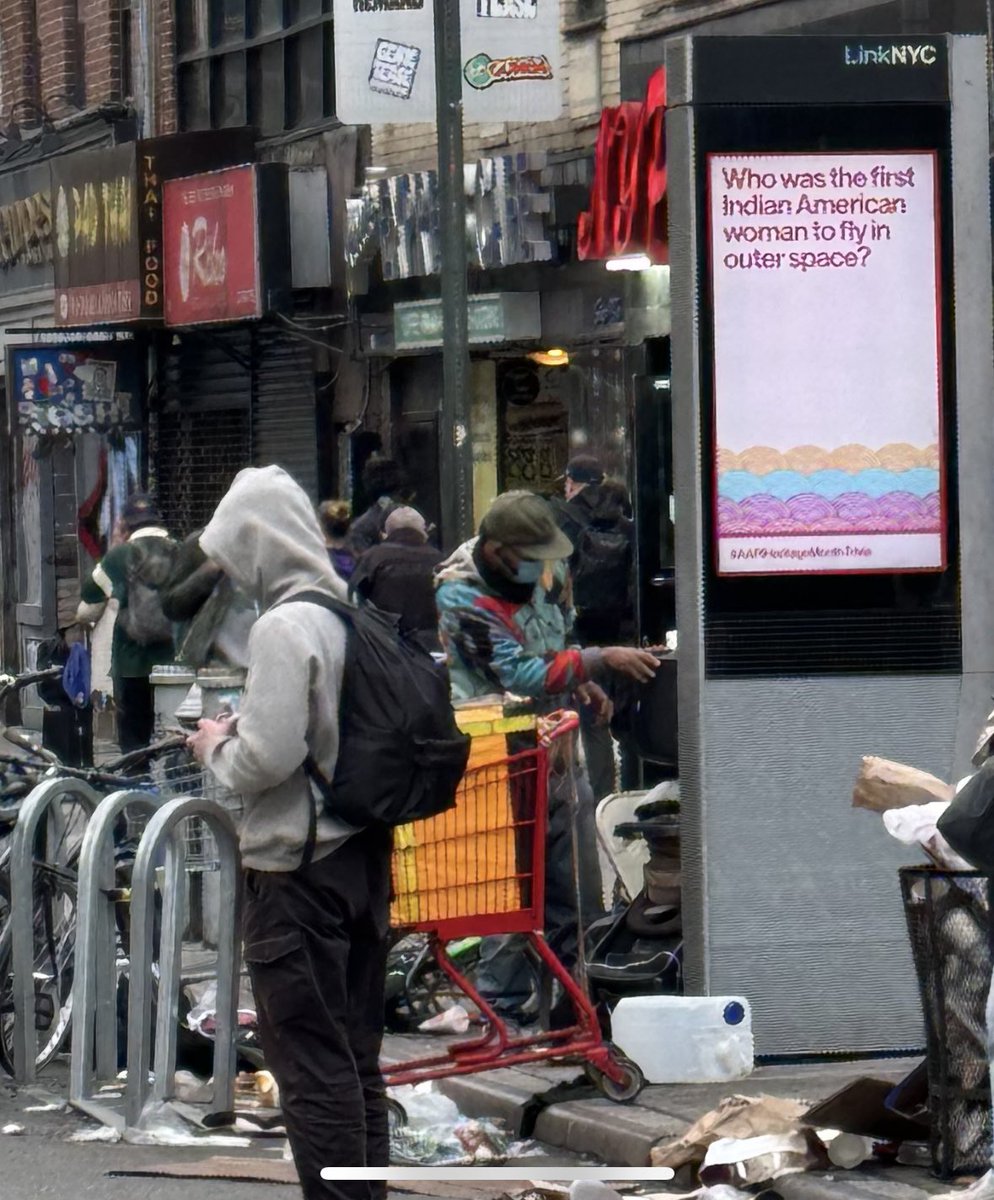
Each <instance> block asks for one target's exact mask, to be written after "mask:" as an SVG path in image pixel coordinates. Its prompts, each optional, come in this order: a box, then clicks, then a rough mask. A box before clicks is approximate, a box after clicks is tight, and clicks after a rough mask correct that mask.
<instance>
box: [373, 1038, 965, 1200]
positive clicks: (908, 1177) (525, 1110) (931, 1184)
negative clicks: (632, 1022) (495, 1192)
mask: <svg viewBox="0 0 994 1200" xmlns="http://www.w3.org/2000/svg"><path fill="white" fill-rule="evenodd" d="M438 1047H439V1041H438V1039H437V1038H431V1037H426V1036H409V1035H405V1036H396V1035H392V1036H388V1037H387V1039H386V1043H385V1046H384V1051H385V1057H386V1058H388V1059H389V1060H392V1061H399V1060H401V1059H404V1058H411V1057H417V1056H419V1055H421V1054H426V1053H428V1051H429V1048H431V1049H432V1050H434V1051H435V1052H436V1053H437V1052H438ZM917 1062H918V1060H917V1059H895V1058H888V1059H874V1060H858V1061H839V1060H833V1061H830V1062H819V1063H805V1064H795V1065H777V1066H759V1067H757V1068H756V1070H755V1071H754V1072H753V1073H752V1075H750V1076H749V1077H748V1078H747V1079H741V1080H736V1081H734V1082H732V1083H720V1084H673V1085H667V1086H649V1087H646V1088H645V1090H644V1091H643V1092H642V1094H641V1095H640V1096H639V1097H638V1099H637V1100H636V1101H635V1103H633V1104H614V1103H612V1102H611V1101H610V1100H607V1099H605V1098H603V1097H602V1096H600V1095H599V1094H598V1093H596V1092H595V1091H594V1090H593V1089H592V1088H588V1089H586V1091H585V1092H584V1093H580V1092H577V1094H576V1095H577V1098H563V1099H561V1100H556V1099H555V1097H549V1096H548V1093H549V1091H550V1090H551V1089H553V1088H557V1086H561V1085H566V1084H569V1083H572V1082H574V1081H578V1080H581V1079H582V1077H583V1072H582V1069H581V1068H578V1067H564V1066H545V1065H535V1066H527V1067H512V1068H502V1069H501V1070H496V1071H488V1072H483V1073H480V1074H477V1075H464V1076H458V1077H453V1078H451V1079H445V1080H442V1081H440V1082H439V1085H438V1086H439V1089H440V1090H441V1091H442V1092H444V1093H445V1094H446V1095H447V1096H449V1097H450V1098H451V1099H452V1100H454V1101H455V1103H456V1104H457V1105H458V1106H459V1108H460V1110H461V1111H462V1112H463V1113H464V1114H465V1115H466V1116H470V1117H490V1118H496V1119H500V1120H501V1121H503V1122H504V1124H505V1125H506V1127H507V1128H508V1130H509V1131H510V1132H511V1133H512V1134H514V1135H515V1136H528V1137H534V1138H537V1139H539V1140H540V1141H542V1142H544V1143H546V1144H547V1145H549V1146H552V1147H557V1148H559V1149H562V1150H567V1151H570V1152H572V1153H575V1154H586V1155H590V1156H592V1157H594V1158H596V1159H597V1160H599V1161H600V1162H602V1163H607V1164H610V1165H611V1166H630V1167H640V1166H646V1165H647V1164H648V1162H649V1152H650V1150H651V1149H652V1147H653V1145H654V1144H655V1143H656V1142H661V1141H667V1140H668V1139H670V1138H674V1137H678V1136H679V1135H681V1134H682V1133H683V1132H684V1131H685V1130H686V1129H687V1128H688V1126H690V1125H691V1124H692V1123H693V1122H694V1121H696V1120H697V1119H698V1118H699V1117H701V1116H703V1115H704V1114H705V1113H707V1112H710V1111H711V1110H712V1109H714V1108H716V1107H717V1106H718V1104H719V1103H720V1102H721V1100H723V1099H724V1098H725V1097H726V1096H731V1095H745V1096H752V1095H757V1094H760V1093H765V1094H767V1095H771V1096H776V1097H780V1098H784V1099H787V1098H793V1099H800V1100H806V1101H810V1102H811V1103H812V1104H814V1103H815V1102H817V1101H820V1100H824V1099H826V1098H827V1097H828V1096H831V1095H832V1094H834V1093H835V1092H837V1091H838V1090H839V1089H840V1088H842V1087H843V1086H845V1085H846V1084H847V1083H850V1082H852V1081H853V1080H854V1079H858V1078H860V1077H863V1076H873V1077H876V1078H881V1079H888V1080H892V1081H893V1082H894V1083H897V1082H898V1081H899V1080H901V1079H903V1078H904V1077H905V1076H906V1075H907V1074H908V1073H909V1072H910V1071H911V1069H912V1068H913V1067H914V1066H916V1065H917ZM581 1095H582V1097H583V1098H579V1097H580V1096H581ZM543 1097H544V1099H543ZM694 1185H695V1181H694V1180H693V1179H691V1178H690V1177H689V1176H684V1177H682V1178H681V1177H678V1179H677V1181H676V1183H675V1184H674V1189H673V1190H674V1191H675V1192H676V1193H680V1192H683V1193H686V1192H688V1191H690V1190H691V1189H692V1188H693V1186H694ZM952 1186H953V1185H952V1184H950V1183H942V1182H940V1181H938V1180H936V1179H935V1178H933V1177H932V1175H931V1174H930V1173H929V1171H928V1170H926V1169H922V1168H918V1167H905V1166H895V1167H887V1166H879V1167H877V1166H873V1167H870V1166H866V1167H861V1168H859V1169H858V1170H855V1171H841V1170H839V1171H834V1172H832V1173H820V1172H811V1173H806V1174H803V1175H792V1176H787V1177H784V1178H782V1179H779V1180H777V1183H776V1190H777V1191H778V1192H779V1193H780V1194H781V1195H782V1196H783V1197H784V1200H878V1198H880V1200H883V1198H887V1200H926V1198H927V1197H931V1196H935V1195H937V1194H938V1193H941V1192H945V1191H948V1190H949V1189H950V1188H951V1187H952ZM661 1190H662V1189H661Z"/></svg>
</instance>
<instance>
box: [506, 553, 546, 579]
mask: <svg viewBox="0 0 994 1200" xmlns="http://www.w3.org/2000/svg"><path fill="white" fill-rule="evenodd" d="M544 570H545V563H543V562H539V561H535V560H532V559H528V558H523V559H522V560H521V562H519V563H518V565H517V567H516V569H515V572H514V582H515V583H538V581H539V580H540V579H541V578H542V572H543V571H544Z"/></svg>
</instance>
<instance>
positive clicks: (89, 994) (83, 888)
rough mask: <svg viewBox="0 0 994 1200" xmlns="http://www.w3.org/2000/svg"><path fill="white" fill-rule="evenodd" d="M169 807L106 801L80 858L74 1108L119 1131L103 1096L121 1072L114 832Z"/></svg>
mask: <svg viewBox="0 0 994 1200" xmlns="http://www.w3.org/2000/svg"><path fill="white" fill-rule="evenodd" d="M164 803H165V798H164V797H162V796H159V795H157V794H155V793H153V792H148V791H126V792H114V793H113V794H111V795H110V796H106V797H105V798H104V799H103V800H101V801H100V803H99V804H98V805H97V808H96V811H95V812H94V813H93V816H92V817H91V818H90V821H89V824H88V825H87V827H86V834H85V835H84V837H83V846H82V849H81V851H80V856H79V883H78V892H77V899H76V947H75V973H74V976H73V1005H72V1007H73V1014H72V1054H71V1058H70V1064H69V1103H70V1104H72V1105H73V1107H75V1108H78V1109H81V1110H82V1111H83V1112H86V1113H88V1114H89V1115H90V1116H92V1117H96V1119H97V1120H98V1121H103V1122H104V1123H105V1124H107V1125H112V1126H114V1127H116V1128H123V1125H124V1116H123V1113H121V1112H120V1111H119V1109H120V1105H117V1106H116V1107H115V1106H113V1105H111V1104H110V1103H109V1098H106V1099H102V1098H101V1096H100V1094H99V1091H98V1090H97V1089H98V1088H99V1086H100V1084H101V1083H107V1082H110V1081H112V1080H114V1079H116V1077H117V1069H118V1061H117V1058H118V1047H117V987H118V977H117V953H116V950H117V920H116V913H115V908H116V901H115V898H114V889H115V886H116V882H117V880H116V874H115V861H114V827H115V825H116V823H117V821H118V819H119V818H120V816H121V814H122V813H123V812H124V811H125V809H127V808H132V809H133V808H140V809H142V810H144V812H146V813H148V814H149V815H150V816H151V815H152V814H154V813H155V812H156V810H157V809H159V808H161V807H162V805H163V804H164Z"/></svg>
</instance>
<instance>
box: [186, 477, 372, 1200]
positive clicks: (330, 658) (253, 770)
mask: <svg viewBox="0 0 994 1200" xmlns="http://www.w3.org/2000/svg"><path fill="white" fill-rule="evenodd" d="M200 545H201V548H202V549H203V551H204V553H205V554H206V555H207V557H208V558H209V559H210V560H211V561H212V562H214V563H215V564H216V565H217V566H218V567H220V568H221V570H223V571H224V573H225V575H226V576H227V577H228V578H229V579H231V581H232V582H233V583H234V584H235V585H236V586H237V587H238V588H239V589H240V590H241V591H242V592H244V593H245V594H246V595H248V596H250V597H251V598H252V599H254V600H255V601H256V602H257V603H258V606H259V610H260V615H259V617H258V619H257V620H256V622H255V624H254V625H253V627H252V632H251V634H250V636H249V667H248V677H247V680H246V684H245V691H244V694H243V697H242V702H241V705H240V708H239V713H238V716H237V718H229V719H226V720H225V719H222V720H202V721H201V722H200V724H199V728H198V730H197V732H196V733H195V734H193V735H192V737H191V738H190V744H191V747H192V749H193V750H194V752H195V753H196V755H197V757H198V758H199V759H200V761H201V762H203V763H204V764H205V766H207V767H208V768H209V769H210V771H211V772H212V773H213V775H214V776H215V777H216V778H217V780H218V781H219V782H220V783H221V785H222V786H223V787H226V788H229V789H231V790H232V791H234V792H238V793H240V794H241V796H242V797H243V801H244V815H243V817H242V818H241V822H240V828H239V840H240V844H241V852H242V862H243V865H244V868H245V915H244V956H245V961H246V963H247V965H248V969H249V973H250V975H251V979H252V987H253V990H254V993H255V1001H256V1007H257V1011H258V1019H259V1034H260V1038H261V1041H262V1048H263V1051H264V1053H265V1056H266V1063H267V1066H268V1067H269V1069H270V1070H271V1071H272V1073H273V1075H274V1076H275V1078H276V1081H277V1083H278V1085H279V1088H280V1097H281V1102H282V1108H283V1117H284V1120H285V1122H286V1129H287V1135H288V1137H289V1139H290V1146H291V1148H292V1150H293V1156H294V1161H295V1162H296V1164H297V1170H298V1172H299V1175H300V1180H301V1185H302V1187H303V1192H304V1196H305V1197H306V1198H307V1200H317V1198H318V1197H322V1198H327V1197H331V1198H332V1200H373V1198H376V1200H379V1198H381V1197H384V1196H385V1187H382V1186H380V1185H377V1184H370V1183H366V1182H345V1183H333V1182H328V1181H323V1180H322V1179H321V1176H320V1172H321V1168H322V1167H326V1166H328V1167H335V1166H338V1167H361V1166H386V1164H387V1161H388V1158H389V1136H388V1127H387V1107H386V1094H385V1090H384V1086H383V1079H382V1076H381V1074H380V1070H379V1051H380V1041H381V1038H382V1035H383V1005H384V990H385V976H386V939H387V932H388V913H389V893H390V852H391V838H390V834H389V831H384V830H382V829H380V828H369V829H355V828H353V827H351V826H349V825H346V824H344V823H343V822H341V821H339V820H336V819H334V818H332V817H329V816H328V815H327V814H326V813H325V812H324V810H323V807H322V805H321V804H320V803H319V796H318V794H317V792H316V790H315V788H314V786H312V784H311V782H310V779H311V776H310V774H309V771H310V770H314V769H316V770H317V771H319V772H320V773H321V774H323V775H324V777H325V778H326V779H331V778H332V777H333V775H334V771H335V764H336V760H337V757H338V746H339V717H338V714H339V705H340V701H341V693H342V679H343V673H344V669H345V656H346V628H345V625H344V623H343V622H342V620H341V619H340V618H339V617H338V616H337V615H336V614H335V613H333V612H330V611H329V610H327V609H325V608H322V607H321V606H319V605H317V604H314V603H310V602H308V601H306V600H298V599H296V597H298V596H300V595H301V594H302V593H304V592H315V591H317V592H321V593H324V594H326V595H328V596H332V597H338V598H340V599H341V598H344V595H345V585H344V583H343V582H342V581H341V579H339V577H338V576H337V575H336V574H335V572H334V570H333V569H332V567H331V564H330V562H329V561H328V553H327V550H326V548H325V545H324V538H323V536H322V534H321V529H320V527H319V525H318V520H317V516H316V515H315V512H314V509H313V507H312V505H311V503H310V501H309V499H308V497H307V495H306V493H305V492H304V491H303V489H302V488H300V487H299V486H298V485H297V484H296V483H295V482H294V481H293V480H292V479H291V478H290V476H289V475H288V474H287V473H286V472H285V471H283V470H282V469H280V468H279V467H259V468H255V467H253V468H249V469H247V470H244V471H242V472H240V473H239V475H238V476H237V477H236V479H235V481H234V483H233V484H232V485H231V487H230V489H229V490H228V493H227V495H226V496H225V497H224V498H223V499H222V500H221V502H220V504H219V505H218V506H217V510H216V511H215V513H214V516H213V517H212V518H211V521H210V522H209V524H208V525H207V527H206V529H205V530H204V532H203V533H202V534H201V536H200Z"/></svg>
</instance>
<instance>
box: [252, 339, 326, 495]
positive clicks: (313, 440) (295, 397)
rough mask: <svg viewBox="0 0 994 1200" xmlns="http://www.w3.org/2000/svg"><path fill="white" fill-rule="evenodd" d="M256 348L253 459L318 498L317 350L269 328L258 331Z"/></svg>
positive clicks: (258, 464) (300, 340)
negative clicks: (280, 471) (276, 468)
mask: <svg viewBox="0 0 994 1200" xmlns="http://www.w3.org/2000/svg"><path fill="white" fill-rule="evenodd" d="M255 348H256V358H255V363H256V379H255V383H256V386H255V389H254V393H253V410H252V461H253V462H254V463H255V465H256V466H259V467H264V466H268V465H269V464H270V463H275V464H276V465H277V466H280V467H283V469H284V470H285V471H288V472H289V473H290V474H291V475H292V476H293V477H294V479H296V481H297V482H298V483H299V484H300V486H301V487H302V488H303V489H304V491H305V492H307V494H308V496H310V498H311V499H312V500H317V499H318V494H317V492H318V445H317V425H316V419H315V407H314V403H315V391H314V353H313V350H312V348H311V346H310V345H309V344H308V343H307V342H305V341H303V340H302V339H300V338H297V337H294V336H293V335H292V334H290V333H287V332H285V331H284V330H282V329H274V328H271V327H266V326H263V327H261V328H260V329H258V330H257V331H256V334H255Z"/></svg>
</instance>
